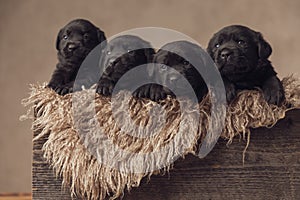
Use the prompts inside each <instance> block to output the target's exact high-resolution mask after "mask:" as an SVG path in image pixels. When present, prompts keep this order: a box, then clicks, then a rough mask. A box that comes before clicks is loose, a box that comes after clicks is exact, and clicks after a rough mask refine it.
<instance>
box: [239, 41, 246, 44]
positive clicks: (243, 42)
mask: <svg viewBox="0 0 300 200" xmlns="http://www.w3.org/2000/svg"><path fill="white" fill-rule="evenodd" d="M238 44H239V45H245V44H246V42H245V41H244V40H239V41H238Z"/></svg>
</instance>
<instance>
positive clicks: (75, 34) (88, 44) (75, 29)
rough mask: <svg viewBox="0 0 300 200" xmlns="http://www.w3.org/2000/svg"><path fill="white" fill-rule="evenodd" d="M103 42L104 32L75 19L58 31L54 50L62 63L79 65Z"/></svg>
mask: <svg viewBox="0 0 300 200" xmlns="http://www.w3.org/2000/svg"><path fill="white" fill-rule="evenodd" d="M105 40H106V37H105V34H104V32H103V31H101V30H100V29H99V28H97V27H96V26H94V25H93V24H92V23H91V22H89V21H87V20H84V19H76V20H73V21H71V22H69V23H68V24H67V25H66V26H64V27H63V28H62V29H61V30H60V31H59V33H58V35H57V39H56V49H57V50H58V55H59V57H61V58H62V59H63V60H64V61H66V62H70V63H73V64H74V63H75V64H80V63H81V62H82V61H83V59H84V58H85V57H86V56H87V54H88V53H89V52H90V51H91V50H92V49H93V48H94V47H95V46H97V45H98V44H99V43H101V42H103V41H105Z"/></svg>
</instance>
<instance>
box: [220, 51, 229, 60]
mask: <svg viewBox="0 0 300 200" xmlns="http://www.w3.org/2000/svg"><path fill="white" fill-rule="evenodd" d="M231 54H232V51H231V50H229V49H223V50H222V51H221V54H220V56H221V58H222V59H223V60H227V59H228V57H229V56H230V55H231Z"/></svg>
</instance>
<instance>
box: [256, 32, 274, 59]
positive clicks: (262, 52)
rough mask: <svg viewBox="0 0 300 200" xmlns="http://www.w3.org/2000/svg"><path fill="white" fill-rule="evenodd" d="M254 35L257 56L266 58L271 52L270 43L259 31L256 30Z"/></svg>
mask: <svg viewBox="0 0 300 200" xmlns="http://www.w3.org/2000/svg"><path fill="white" fill-rule="evenodd" d="M256 37H257V46H258V56H259V58H268V57H269V56H270V55H271V53H272V47H271V45H270V44H269V43H268V42H267V41H266V40H265V39H264V38H263V36H262V34H261V33H258V32H257V35H256Z"/></svg>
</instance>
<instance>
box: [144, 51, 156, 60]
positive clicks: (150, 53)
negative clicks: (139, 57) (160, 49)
mask: <svg viewBox="0 0 300 200" xmlns="http://www.w3.org/2000/svg"><path fill="white" fill-rule="evenodd" d="M154 54H155V51H154V49H152V48H146V49H145V55H146V58H147V62H152V59H153V55H154Z"/></svg>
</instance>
